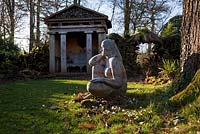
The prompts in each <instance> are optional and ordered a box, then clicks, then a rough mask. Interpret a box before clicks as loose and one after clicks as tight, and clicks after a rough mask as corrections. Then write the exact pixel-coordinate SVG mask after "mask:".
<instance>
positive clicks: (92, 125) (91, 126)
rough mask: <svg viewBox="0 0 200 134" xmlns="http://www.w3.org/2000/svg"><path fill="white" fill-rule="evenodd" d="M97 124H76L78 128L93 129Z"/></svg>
mask: <svg viewBox="0 0 200 134" xmlns="http://www.w3.org/2000/svg"><path fill="white" fill-rule="evenodd" d="M96 127H97V126H96V125H95V124H85V125H78V128H79V129H94V128H96Z"/></svg>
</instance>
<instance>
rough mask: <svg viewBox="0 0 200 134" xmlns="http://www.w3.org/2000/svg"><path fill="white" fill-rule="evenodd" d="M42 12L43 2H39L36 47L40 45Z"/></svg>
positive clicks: (39, 0)
mask: <svg viewBox="0 0 200 134" xmlns="http://www.w3.org/2000/svg"><path fill="white" fill-rule="evenodd" d="M40 11H41V0H38V1H37V19H36V21H37V23H36V45H37V46H39V44H40Z"/></svg>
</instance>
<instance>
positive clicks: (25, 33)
mask: <svg viewBox="0 0 200 134" xmlns="http://www.w3.org/2000/svg"><path fill="white" fill-rule="evenodd" d="M87 1H88V3H89V4H87V5H84V6H86V7H87V8H90V9H92V10H96V11H97V10H98V5H99V3H100V1H99V0H87ZM177 1H178V0H173V1H172V2H171V3H170V5H172V6H173V8H174V9H173V12H172V13H171V15H170V18H171V17H173V16H175V15H180V14H182V7H181V6H178V5H177ZM98 12H101V13H103V14H105V15H107V16H108V17H109V19H111V15H112V6H111V5H109V4H105V3H103V4H102V6H101V7H100V8H99V10H98ZM117 15H119V13H116V15H115V16H114V17H116V18H117V17H119V16H117ZM22 23H23V25H22V27H21V30H20V31H19V32H16V34H15V37H16V39H15V41H16V43H17V44H19V47H21V48H24V49H25V50H28V44H29V18H28V17H25V18H24V19H23V22H22ZM115 24H116V22H112V26H113V27H112V29H110V30H109V33H112V32H115V33H119V34H122V33H123V26H122V25H121V26H120V25H119V24H117V25H115ZM45 27H46V26H45V25H42V26H41V28H45ZM44 31H46V30H44Z"/></svg>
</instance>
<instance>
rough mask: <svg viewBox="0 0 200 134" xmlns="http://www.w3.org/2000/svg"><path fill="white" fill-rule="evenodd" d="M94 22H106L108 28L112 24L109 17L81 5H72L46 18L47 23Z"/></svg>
mask: <svg viewBox="0 0 200 134" xmlns="http://www.w3.org/2000/svg"><path fill="white" fill-rule="evenodd" d="M92 20H105V21H106V24H107V27H108V28H111V27H112V25H111V22H110V21H109V20H108V16H106V15H104V14H102V13H99V12H96V11H94V10H91V9H88V8H85V7H83V6H80V5H71V6H69V7H67V8H64V9H62V10H60V11H58V12H56V13H53V14H51V15H50V16H48V17H46V18H45V23H47V24H48V23H49V22H59V21H65V22H66V21H92Z"/></svg>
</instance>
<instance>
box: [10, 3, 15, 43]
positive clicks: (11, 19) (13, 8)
mask: <svg viewBox="0 0 200 134" xmlns="http://www.w3.org/2000/svg"><path fill="white" fill-rule="evenodd" d="M10 21H11V23H10V31H11V32H10V41H11V42H13V43H14V35H15V0H12V1H11V11H10Z"/></svg>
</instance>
